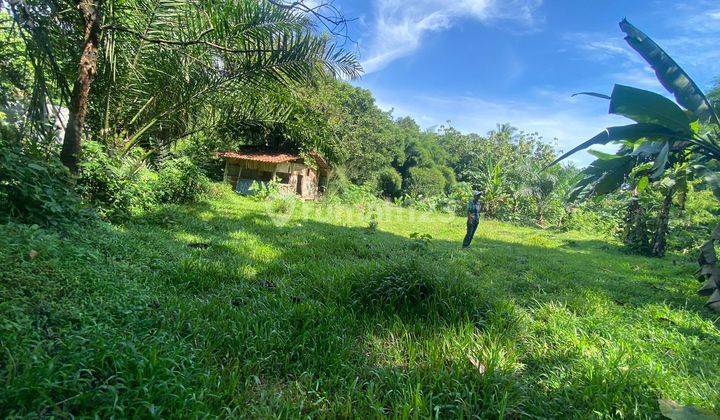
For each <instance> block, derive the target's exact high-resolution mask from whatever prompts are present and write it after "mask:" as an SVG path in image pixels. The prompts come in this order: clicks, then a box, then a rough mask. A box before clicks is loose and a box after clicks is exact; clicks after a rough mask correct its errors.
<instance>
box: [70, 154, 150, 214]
mask: <svg viewBox="0 0 720 420" xmlns="http://www.w3.org/2000/svg"><path fill="white" fill-rule="evenodd" d="M137 153H141V152H140V151H138V152H137ZM154 179H155V174H154V173H152V172H151V171H150V170H148V169H147V168H145V166H144V165H143V163H142V160H141V158H140V157H139V156H137V155H135V156H129V157H126V158H121V157H119V156H112V155H110V154H109V153H108V151H107V150H106V148H105V146H103V145H102V144H100V143H98V142H94V141H88V142H85V144H84V146H83V155H82V161H81V162H80V175H79V178H78V180H77V190H78V192H79V193H80V195H81V196H82V197H83V199H84V200H85V201H87V202H88V203H89V204H91V205H92V206H93V207H95V209H96V210H97V212H98V214H99V215H100V217H102V218H104V219H108V220H114V221H118V220H123V219H125V218H127V217H129V216H130V215H131V214H132V213H133V212H134V211H137V210H143V209H147V208H150V207H151V206H152V205H153V204H155V202H156V200H155V194H154V193H153V191H152V184H153V183H154Z"/></svg>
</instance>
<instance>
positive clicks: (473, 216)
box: [462, 191, 481, 248]
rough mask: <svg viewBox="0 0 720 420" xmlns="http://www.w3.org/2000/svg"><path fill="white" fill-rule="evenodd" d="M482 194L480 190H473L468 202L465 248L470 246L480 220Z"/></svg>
mask: <svg viewBox="0 0 720 420" xmlns="http://www.w3.org/2000/svg"><path fill="white" fill-rule="evenodd" d="M480 195H481V194H480V191H475V192H473V198H472V199H471V200H470V201H468V203H467V233H466V234H465V240H463V245H462V247H463V248H467V247H469V246H470V242H472V240H473V236H475V231H476V230H477V227H478V223H479V222H480Z"/></svg>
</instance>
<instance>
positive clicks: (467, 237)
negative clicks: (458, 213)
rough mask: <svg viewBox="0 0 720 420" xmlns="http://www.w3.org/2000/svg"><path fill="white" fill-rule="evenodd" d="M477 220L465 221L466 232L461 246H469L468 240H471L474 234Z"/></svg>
mask: <svg viewBox="0 0 720 420" xmlns="http://www.w3.org/2000/svg"><path fill="white" fill-rule="evenodd" d="M477 227H478V222H477V220H473V221H472V222H471V221H470V220H468V222H467V234H466V235H465V240H464V241H463V248H467V247H469V246H470V242H472V240H473V236H475V230H477Z"/></svg>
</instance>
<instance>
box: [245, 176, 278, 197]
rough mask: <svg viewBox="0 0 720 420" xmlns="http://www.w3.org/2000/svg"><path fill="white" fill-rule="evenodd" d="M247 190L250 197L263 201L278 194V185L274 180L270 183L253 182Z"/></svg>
mask: <svg viewBox="0 0 720 420" xmlns="http://www.w3.org/2000/svg"><path fill="white" fill-rule="evenodd" d="M248 190H249V191H250V194H251V197H253V198H255V199H257V200H265V199H267V198H270V197H273V196H275V195H277V194H279V193H280V183H278V182H277V181H275V180H272V181H270V182H258V181H253V182H252V184H250V188H249V189H248Z"/></svg>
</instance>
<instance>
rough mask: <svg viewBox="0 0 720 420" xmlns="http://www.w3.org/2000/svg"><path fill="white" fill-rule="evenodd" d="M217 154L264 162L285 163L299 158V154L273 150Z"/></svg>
mask: <svg viewBox="0 0 720 420" xmlns="http://www.w3.org/2000/svg"><path fill="white" fill-rule="evenodd" d="M218 156H219V157H224V158H232V159H241V160H252V161H255V162H265V163H285V162H293V161H296V160H300V159H301V158H300V156H297V155H291V154H288V153H273V152H221V153H218Z"/></svg>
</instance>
